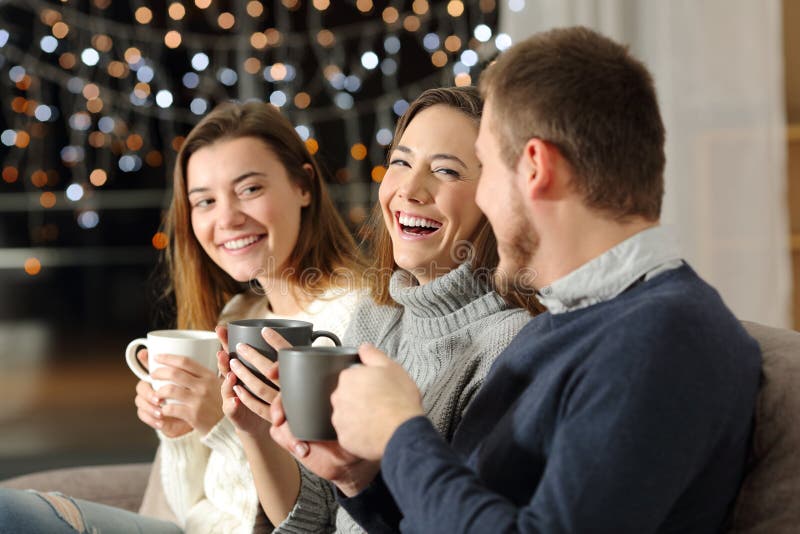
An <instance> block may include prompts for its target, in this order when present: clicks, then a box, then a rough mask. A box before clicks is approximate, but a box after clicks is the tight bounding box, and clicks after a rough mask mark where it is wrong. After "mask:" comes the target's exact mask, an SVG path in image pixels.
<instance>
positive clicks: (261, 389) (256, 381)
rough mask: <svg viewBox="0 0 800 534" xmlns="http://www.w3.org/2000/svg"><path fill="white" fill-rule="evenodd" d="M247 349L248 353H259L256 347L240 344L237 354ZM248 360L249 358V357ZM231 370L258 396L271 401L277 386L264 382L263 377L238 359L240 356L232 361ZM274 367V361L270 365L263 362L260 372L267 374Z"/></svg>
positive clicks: (265, 400)
mask: <svg viewBox="0 0 800 534" xmlns="http://www.w3.org/2000/svg"><path fill="white" fill-rule="evenodd" d="M239 349H242V353H240V352H239ZM245 351H247V352H248V354H252V353H256V354H258V353H257V352H256V351H255V349H252V348H251V347H248V346H247V345H242V344H239V345H238V346H237V352H236V354H237V355H242V354H243V353H244V352H245ZM258 357H259V358H260V359H261V360H265V361H268V362H269V360H267V359H266V358H264V357H262V356H261V355H260V354H259V355H258ZM248 361H250V360H249V358H248ZM230 366H231V371H233V373H234V374H235V375H236V377H237V378H238V379H239V380H240V381H241V382H242V383H243V384H244V385H245V386H247V388H248V389H249V390H250V391H251V392H252V393H253V394H254V395H256V396H258V397H260V399H261V400H262V401H264V402H267V403H271V402H272V399H273V398H274V397H275V395H276V393H277V391H276V390H275V388H273V387H271V386H270V385H268V384H267V383H266V382H264V381H263V380H262V379H261V378H259V377H258V376H256V375H255V374H254V373H253V372H252V371H251V370H250V369H249V368H247V367H246V366H245V365H244V364H243V363H242V362H240V361H239V360H238V358H233V359H231V361H230ZM271 367H272V362H269V365H265V364H263V362H261V366H260V367H258V370H259V372H261V373H262V374H266V372H269V370H270V368H271Z"/></svg>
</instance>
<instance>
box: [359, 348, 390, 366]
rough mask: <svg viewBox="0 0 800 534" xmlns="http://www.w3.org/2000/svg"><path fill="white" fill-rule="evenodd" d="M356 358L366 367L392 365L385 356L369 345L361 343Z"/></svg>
mask: <svg viewBox="0 0 800 534" xmlns="http://www.w3.org/2000/svg"><path fill="white" fill-rule="evenodd" d="M358 356H359V357H360V358H361V363H363V364H364V365H367V366H385V365H389V364H390V363H392V360H391V359H390V358H389V357H388V356H387V355H386V354H384V353H383V352H381V351H380V350H378V349H377V348H376V347H375V346H374V345H372V344H370V343H362V344H361V346H360V347H358Z"/></svg>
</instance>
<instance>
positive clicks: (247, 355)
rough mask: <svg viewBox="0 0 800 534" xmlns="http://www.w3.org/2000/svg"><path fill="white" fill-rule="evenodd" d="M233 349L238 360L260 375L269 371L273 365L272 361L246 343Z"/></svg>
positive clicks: (239, 344)
mask: <svg viewBox="0 0 800 534" xmlns="http://www.w3.org/2000/svg"><path fill="white" fill-rule="evenodd" d="M234 349H235V350H236V356H237V357H238V358H240V359H242V360H245V361H246V362H248V363H249V364H251V365H252V366H253V367H255V368H256V369H257V370H258V372H259V373H261V374H262V375H263V374H266V372H267V369H269V367H270V366H271V365H272V363H273V362H272V360H270V359H269V358H267V357H266V356H264V355H263V354H261V353H260V352H258V351H257V350H256V349H254V348H253V347H251V346H250V345H248V344H247V343H238V344H237V345H236V347H234Z"/></svg>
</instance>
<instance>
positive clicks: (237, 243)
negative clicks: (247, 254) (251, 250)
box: [222, 234, 265, 251]
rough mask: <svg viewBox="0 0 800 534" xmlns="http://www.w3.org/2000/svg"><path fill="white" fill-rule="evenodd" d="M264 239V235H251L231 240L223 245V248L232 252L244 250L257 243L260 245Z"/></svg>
mask: <svg viewBox="0 0 800 534" xmlns="http://www.w3.org/2000/svg"><path fill="white" fill-rule="evenodd" d="M264 237H265V235H264V234H262V235H251V236H247V237H242V238H240V239H231V240H230V241H225V242H224V243H223V244H222V248H224V249H225V250H230V251H236V250H242V249H245V248H247V247H250V246H252V245H254V244H255V243H258V242H259V241H261V240H262V239H264Z"/></svg>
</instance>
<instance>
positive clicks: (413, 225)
mask: <svg viewBox="0 0 800 534" xmlns="http://www.w3.org/2000/svg"><path fill="white" fill-rule="evenodd" d="M395 218H396V219H397V224H398V225H399V226H400V231H401V232H402V233H403V234H405V235H408V236H415V237H423V236H429V235H431V234H433V233H436V232H437V231H438V230H439V228H441V227H442V223H440V222H439V221H436V220H434V219H428V218H426V217H417V216H415V215H410V214H407V213H403V212H400V211H398V212H395Z"/></svg>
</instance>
